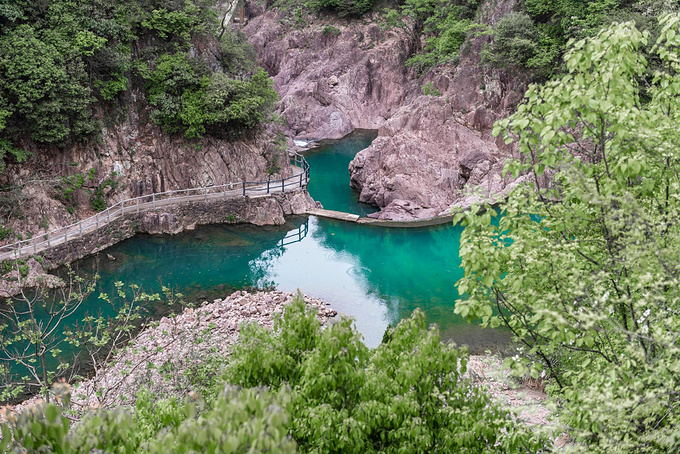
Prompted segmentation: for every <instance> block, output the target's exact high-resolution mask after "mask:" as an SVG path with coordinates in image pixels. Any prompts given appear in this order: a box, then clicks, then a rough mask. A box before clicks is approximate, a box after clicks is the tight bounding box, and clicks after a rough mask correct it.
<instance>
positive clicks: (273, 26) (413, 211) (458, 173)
mask: <svg viewBox="0 0 680 454" xmlns="http://www.w3.org/2000/svg"><path fill="white" fill-rule="evenodd" d="M515 3H516V2H515V0H501V1H500V2H497V3H494V4H493V5H491V4H487V5H484V6H483V7H482V17H481V20H482V21H483V22H484V23H487V24H494V23H495V22H497V21H498V20H499V19H500V18H501V17H503V15H505V14H507V13H508V12H510V11H511V10H512V8H513V7H514V6H515ZM251 13H253V14H256V17H254V18H252V19H251V20H250V22H249V24H248V25H247V26H246V27H245V28H244V31H245V33H246V34H247V35H248V36H249V39H250V42H251V43H252V44H253V45H254V47H255V49H256V50H257V52H258V54H259V56H260V60H261V62H262V64H263V65H264V66H265V68H266V69H267V70H268V71H269V72H270V74H272V76H273V77H274V80H275V82H276V88H277V90H278V91H279V93H280V94H281V102H280V105H279V110H280V112H281V113H282V115H283V116H284V117H285V118H286V120H287V121H288V123H289V125H290V133H291V135H292V136H293V138H294V139H297V140H300V141H304V140H310V139H337V138H340V137H342V136H344V135H345V134H347V133H349V132H350V131H352V130H353V129H355V128H365V129H378V137H377V139H376V140H375V141H374V142H373V144H372V145H371V146H370V147H369V148H367V149H366V150H363V151H361V152H360V153H359V154H358V155H357V157H356V158H355V160H354V161H353V162H352V163H351V164H350V174H351V185H352V187H353V188H355V189H356V190H357V191H359V192H360V200H361V201H363V202H367V203H372V204H375V205H377V206H379V207H380V208H381V211H380V212H379V213H376V214H374V215H373V216H374V217H378V218H380V219H396V220H407V219H418V218H426V217H431V216H436V215H439V214H443V213H447V212H448V210H449V208H450V207H451V206H452V205H454V204H460V205H463V206H465V205H470V204H471V203H474V202H475V201H478V200H480V198H485V199H486V198H489V197H491V196H494V197H502V196H503V194H505V193H506V192H507V191H508V190H509V189H510V188H511V185H512V184H513V180H511V179H509V178H501V170H502V168H503V165H504V162H505V159H506V157H508V156H510V155H512V151H513V150H512V149H511V148H508V147H506V146H505V144H504V143H503V142H502V141H500V140H497V139H495V138H493V137H492V136H491V134H490V132H491V128H492V126H493V123H494V122H495V121H496V120H497V119H499V118H502V117H504V116H506V115H508V114H509V113H510V112H512V111H513V109H514V108H515V106H516V105H517V103H518V102H519V101H520V100H521V98H522V96H523V93H524V91H525V88H526V84H527V81H528V77H527V75H523V74H519V73H513V74H509V73H508V72H505V71H500V70H490V69H489V68H487V67H485V66H483V65H482V64H481V63H480V52H481V50H482V49H483V47H484V45H485V44H486V43H487V42H488V41H489V39H490V38H489V37H476V38H471V39H470V41H469V42H467V43H466V44H465V46H464V48H467V50H466V51H465V52H464V54H463V55H461V61H460V63H459V64H458V65H457V66H455V67H454V66H451V65H444V66H440V67H437V68H435V69H433V70H432V71H430V72H429V73H427V74H426V75H425V76H423V77H422V78H418V77H416V75H415V74H414V73H412V72H409V71H408V70H407V68H406V67H405V66H404V62H405V61H406V59H407V58H408V57H409V56H410V54H411V51H412V49H413V46H412V44H411V43H410V42H409V40H408V38H407V36H406V35H405V34H403V33H401V31H395V30H390V31H383V30H382V29H381V28H380V27H379V26H378V25H376V23H375V22H376V21H378V20H379V17H378V16H377V15H376V16H374V17H373V23H370V21H369V22H368V23H365V22H359V21H354V22H351V21H342V20H339V19H334V18H332V17H324V18H323V19H322V20H321V19H313V18H307V19H306V20H308V21H309V23H308V24H307V25H306V26H305V27H302V28H301V29H296V28H295V27H294V26H293V25H292V24H286V23H285V16H283V15H282V14H280V13H277V12H275V11H264V12H263V11H254V10H253V11H251ZM258 14H259V15H258ZM428 82H431V83H432V84H433V85H434V87H436V88H437V90H438V91H439V92H441V95H440V96H426V95H423V94H422V90H421V88H422V85H424V84H425V83H428Z"/></svg>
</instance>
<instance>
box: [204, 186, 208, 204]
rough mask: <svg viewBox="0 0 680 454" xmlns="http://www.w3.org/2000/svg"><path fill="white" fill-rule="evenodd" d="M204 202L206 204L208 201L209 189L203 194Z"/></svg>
mask: <svg viewBox="0 0 680 454" xmlns="http://www.w3.org/2000/svg"><path fill="white" fill-rule="evenodd" d="M203 201H204V202H207V201H208V188H205V192H204V193H203Z"/></svg>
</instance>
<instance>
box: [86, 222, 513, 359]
mask: <svg viewBox="0 0 680 454" xmlns="http://www.w3.org/2000/svg"><path fill="white" fill-rule="evenodd" d="M459 238H460V228H457V227H453V226H449V225H444V226H439V227H429V228H420V229H385V228H381V227H369V226H366V225H360V224H354V223H346V222H341V221H333V220H326V219H320V218H316V217H314V216H310V217H294V218H290V219H288V221H287V223H286V225H284V226H278V227H254V226H251V225H246V224H244V225H215V226H204V227H201V228H197V229H196V230H195V231H192V232H185V233H182V234H180V235H176V236H151V235H138V236H136V237H134V238H132V239H129V240H127V241H125V242H123V243H120V244H118V245H116V246H113V247H111V248H110V249H108V250H107V251H106V252H107V254H110V255H111V256H112V257H115V259H116V260H114V261H111V260H109V259H108V258H106V255H105V254H104V255H103V256H100V258H99V259H98V264H97V263H96V262H97V260H96V259H89V260H84V261H81V262H80V263H79V265H80V269H81V270H84V269H92V267H95V266H96V267H97V269H98V270H99V273H100V275H101V285H102V288H103V289H105V290H107V291H110V289H111V288H112V287H113V282H114V281H115V280H120V281H123V282H135V283H137V284H139V285H141V286H143V287H144V288H145V289H148V290H154V291H157V290H158V289H159V288H160V283H159V279H162V283H163V284H164V285H169V286H172V287H174V288H177V289H178V290H180V291H181V292H182V293H184V294H185V295H186V297H187V299H188V300H208V301H211V300H212V299H214V298H217V297H223V296H226V295H227V294H229V293H230V292H231V291H233V290H235V289H238V288H244V287H271V286H275V287H276V288H278V289H280V290H285V291H291V292H294V291H296V290H297V289H298V288H299V289H300V290H302V291H303V292H304V293H306V294H307V295H310V296H314V297H317V298H321V299H323V300H324V301H325V302H327V303H330V304H331V306H332V307H333V308H335V309H336V310H338V311H339V312H340V313H342V314H345V315H350V316H352V317H354V318H355V319H356V324H357V328H358V329H359V331H360V332H361V333H362V334H363V336H364V338H365V340H366V342H367V343H368V344H369V345H371V346H376V345H378V344H379V343H380V340H381V339H382V335H383V332H384V331H385V328H386V327H387V326H388V324H396V323H398V321H399V320H401V319H402V318H404V317H408V316H409V315H410V314H411V312H412V311H413V310H414V309H415V308H416V307H420V308H421V309H422V310H423V311H425V313H426V315H427V319H428V320H429V321H430V322H431V323H437V324H438V325H439V326H440V327H441V328H442V331H443V333H444V336H445V337H446V338H447V339H453V340H455V341H456V342H457V343H460V344H468V345H470V346H471V347H473V348H475V349H476V350H481V351H483V350H485V349H491V350H494V349H495V347H496V346H498V345H502V344H504V343H505V340H506V336H505V334H504V333H502V332H498V331H491V330H482V329H480V328H478V327H476V326H474V325H470V324H467V323H466V322H464V321H463V320H462V319H460V317H458V316H456V315H454V313H453V307H454V303H455V300H456V298H457V297H458V295H457V293H456V289H455V286H454V284H455V282H456V280H457V279H459V278H460V277H461V275H462V274H461V273H462V270H461V269H460V268H459V264H460V258H459V257H458V241H459Z"/></svg>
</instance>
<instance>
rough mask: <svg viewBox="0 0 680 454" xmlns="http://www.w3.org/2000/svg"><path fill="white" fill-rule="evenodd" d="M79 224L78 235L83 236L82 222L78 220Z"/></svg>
mask: <svg viewBox="0 0 680 454" xmlns="http://www.w3.org/2000/svg"><path fill="white" fill-rule="evenodd" d="M79 225H80V236H83V223H82V222H80V223H79Z"/></svg>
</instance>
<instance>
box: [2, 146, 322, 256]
mask: <svg viewBox="0 0 680 454" xmlns="http://www.w3.org/2000/svg"><path fill="white" fill-rule="evenodd" d="M291 169H292V173H293V174H292V176H290V177H287V178H281V179H278V180H273V181H255V182H248V181H242V182H238V183H227V184H223V185H219V186H209V187H202V188H191V189H180V190H175V191H166V192H161V193H154V194H149V195H144V196H141V197H135V198H132V199H126V200H122V201H120V202H118V203H116V204H115V205H113V206H111V207H109V208H107V209H106V210H104V211H102V212H100V213H97V214H96V215H94V216H91V217H89V218H87V219H83V220H82V221H79V222H76V223H75V224H71V225H68V226H66V227H62V228H59V229H56V230H53V231H51V232H48V233H45V234H42V235H37V236H35V237H33V238H31V239H29V240H24V241H18V242H15V243H13V244H8V245H6V246H3V247H0V262H1V261H5V260H17V259H20V258H23V257H26V256H29V255H33V254H37V253H38V252H42V251H44V250H46V249H49V248H52V247H54V246H58V245H60V244H64V243H67V242H69V241H72V240H75V239H77V238H80V237H82V236H83V235H86V234H88V233H91V232H94V231H96V230H98V229H101V228H103V227H106V226H107V225H109V224H110V223H111V222H114V221H116V220H117V219H121V218H123V217H125V216H126V215H130V214H138V213H142V212H145V211H149V210H153V209H157V208H162V207H164V206H169V205H177V204H180V203H191V202H208V201H214V200H221V199H233V198H236V197H269V196H271V195H272V194H280V193H284V192H288V191H292V190H295V189H298V188H303V187H306V186H307V183H308V182H309V164H307V161H305V159H304V157H302V156H301V155H298V154H295V155H293V156H291Z"/></svg>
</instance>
